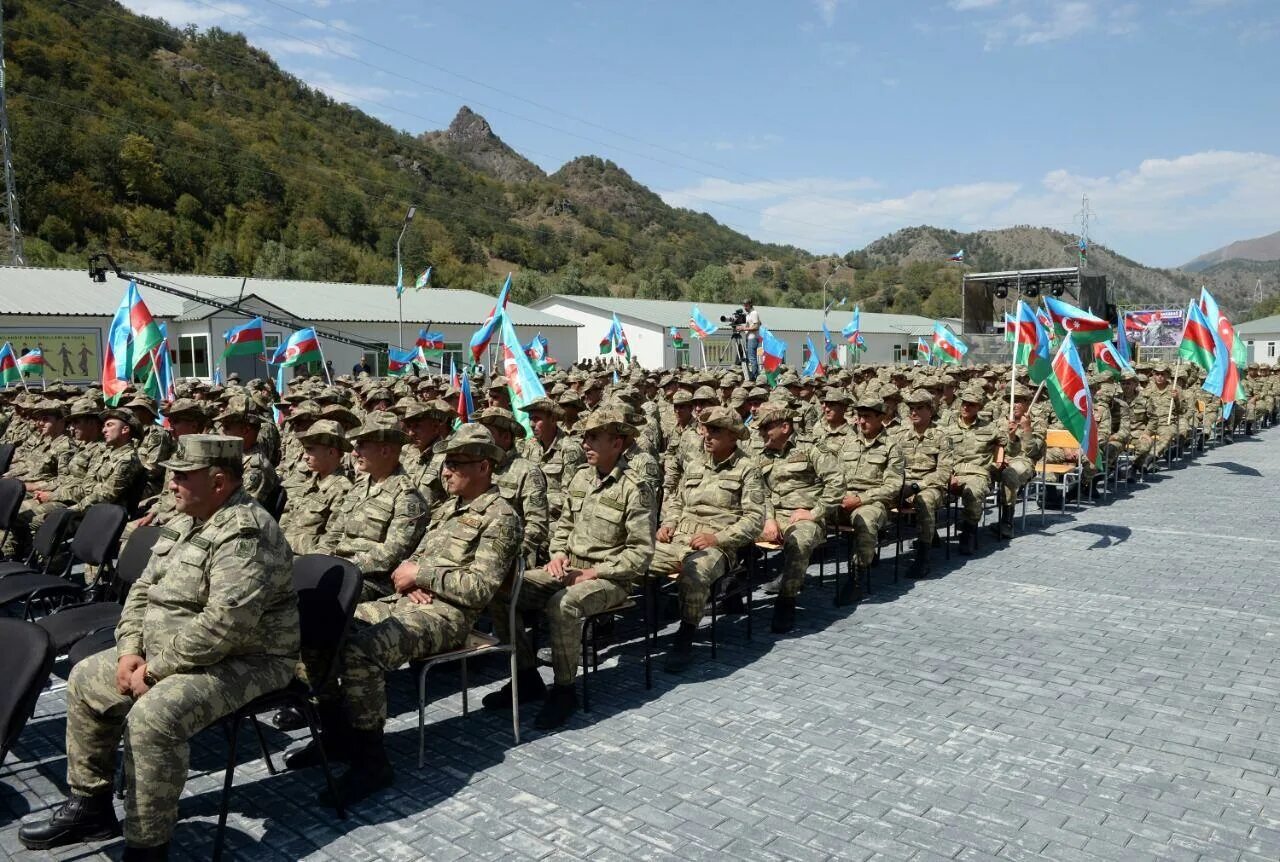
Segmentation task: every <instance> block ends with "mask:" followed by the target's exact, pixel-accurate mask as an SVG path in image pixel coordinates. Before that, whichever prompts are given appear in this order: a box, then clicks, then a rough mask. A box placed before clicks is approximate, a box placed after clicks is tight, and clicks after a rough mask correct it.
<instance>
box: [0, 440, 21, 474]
mask: <svg viewBox="0 0 1280 862" xmlns="http://www.w3.org/2000/svg"><path fill="white" fill-rule="evenodd" d="M16 450H17V447H16V446H14V445H13V444H12V443H0V473H7V472H9V465H10V464H12V463H13V453H14V452H15V451H16Z"/></svg>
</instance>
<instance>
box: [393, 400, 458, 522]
mask: <svg viewBox="0 0 1280 862" xmlns="http://www.w3.org/2000/svg"><path fill="white" fill-rule="evenodd" d="M401 403H402V405H403V408H402V416H403V419H402V420H401V422H402V424H403V425H404V430H405V433H406V434H407V435H409V445H407V446H405V447H404V449H402V450H401V452H400V463H401V465H402V466H403V467H404V469H405V472H406V473H408V474H409V478H410V479H412V480H413V484H414V486H415V487H416V488H417V489H418V493H420V494H421V495H422V499H423V500H425V501H426V503H427V511H428V512H430V511H431V510H432V509H434V508H435V507H436V506H438V505H439V504H441V503H443V502H444V500H445V498H446V497H447V496H448V493H447V492H446V491H445V489H444V480H443V479H442V478H441V476H440V464H441V462H442V461H443V460H444V456H443V455H442V454H441V453H440V452H439V451H437V450H438V448H439V446H440V444H441V443H443V442H444V441H445V440H446V439H447V438H448V437H449V433H450V431H451V430H452V427H453V420H454V419H456V418H457V416H458V414H457V413H455V412H454V411H453V408H451V407H450V406H449V405H448V404H446V403H445V402H443V401H441V400H440V399H439V398H436V399H433V400H431V401H426V402H423V401H412V400H410V399H402V402H401Z"/></svg>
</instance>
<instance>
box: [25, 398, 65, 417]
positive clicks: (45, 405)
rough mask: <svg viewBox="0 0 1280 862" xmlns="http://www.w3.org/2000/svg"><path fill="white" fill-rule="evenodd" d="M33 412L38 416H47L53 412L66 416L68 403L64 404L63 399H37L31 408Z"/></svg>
mask: <svg viewBox="0 0 1280 862" xmlns="http://www.w3.org/2000/svg"><path fill="white" fill-rule="evenodd" d="M31 412H32V413H33V414H35V415H36V416H45V415H48V414H51V413H52V414H56V415H58V416H61V417H64V418H65V417H66V415H67V405H65V404H63V403H62V402H61V401H54V400H53V399H52V398H45V399H43V400H41V401H37V402H36V403H35V405H34V406H33V407H32V408H31Z"/></svg>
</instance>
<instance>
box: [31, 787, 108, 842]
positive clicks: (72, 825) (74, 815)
mask: <svg viewBox="0 0 1280 862" xmlns="http://www.w3.org/2000/svg"><path fill="white" fill-rule="evenodd" d="M119 835H120V820H119V819H118V818H117V817H116V808H115V803H114V800H113V799H112V797H111V791H110V790H108V791H106V792H105V793H99V794H97V795H96V796H70V797H68V798H67V801H66V802H64V803H62V804H61V805H60V806H58V807H57V808H55V809H54V811H53V816H51V817H50V818H49V819H48V820H45V821H43V822H40V823H28V824H26V825H24V826H22V827H21V828H20V829H18V840H19V841H21V842H22V846H23V847H26V848H27V849H28V850H48V849H49V848H51V847H63V846H65V845H67V844H81V843H83V842H85V841H106V840H107V839H108V838H115V837H117V836H119Z"/></svg>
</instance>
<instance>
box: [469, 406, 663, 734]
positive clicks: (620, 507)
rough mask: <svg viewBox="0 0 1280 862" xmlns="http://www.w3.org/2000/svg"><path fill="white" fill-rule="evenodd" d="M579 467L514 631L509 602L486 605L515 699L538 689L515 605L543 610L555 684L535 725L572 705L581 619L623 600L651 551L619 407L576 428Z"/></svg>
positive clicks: (488, 701) (493, 699) (497, 704)
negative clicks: (506, 647) (512, 662)
mask: <svg viewBox="0 0 1280 862" xmlns="http://www.w3.org/2000/svg"><path fill="white" fill-rule="evenodd" d="M582 431H583V448H584V449H585V450H586V462H587V463H586V466H585V467H583V468H582V469H580V470H578V471H576V472H575V473H574V475H573V477H572V479H570V480H569V483H568V485H567V486H566V488H565V506H564V510H563V512H562V513H561V516H560V518H559V519H558V520H557V521H556V525H555V530H554V532H553V535H552V538H551V560H550V562H548V563H547V566H546V568H540V569H531V570H529V571H528V572H526V573H525V580H524V586H523V588H522V589H521V592H520V603H519V610H518V612H517V614H516V619H515V623H516V625H515V630H514V631H509V630H508V619H507V614H508V610H509V605H508V603H507V602H506V601H503V600H502V599H501V598H500V599H499V601H496V602H495V603H494V606H493V608H492V611H491V616H492V617H493V621H494V626H495V628H496V629H497V631H498V633H499V634H501V635H502V638H503V640H506V641H510V640H514V642H515V645H516V657H517V660H518V662H519V667H520V675H519V680H518V681H519V688H520V699H521V702H523V701H525V700H526V699H528V700H532V699H535V698H536V697H538V696H540V695H541V693H542V691H543V682H542V677H541V676H539V674H538V671H537V657H536V656H535V655H534V652H533V646H532V644H531V643H530V641H529V636H528V634H527V633H526V631H525V627H524V622H523V618H522V617H521V615H520V613H519V612H520V611H529V610H538V611H543V612H544V613H545V615H546V620H547V628H548V640H549V642H550V645H551V664H552V667H553V668H554V685H553V686H552V688H551V691H550V693H549V695H548V696H547V700H546V703H545V704H544V705H543V708H542V711H541V712H540V713H539V715H538V720H537V726H538V728H539V729H541V730H550V729H552V728H556V727H560V726H561V725H563V724H564V723H565V722H566V721H568V720H569V716H571V715H572V714H573V713H574V711H575V710H576V709H577V706H578V702H577V697H576V695H575V694H574V686H573V681H574V678H575V677H576V676H577V673H578V654H579V651H580V649H581V641H582V627H583V620H584V619H585V618H586V617H588V616H591V615H592V614H597V613H600V612H601V611H604V610H605V609H607V608H610V607H613V606H615V605H619V604H621V603H623V602H625V601H626V600H627V599H628V598H629V597H630V595H631V586H632V584H633V582H634V581H636V580H637V579H638V578H641V577H643V576H644V573H645V572H646V571H648V568H649V563H650V561H651V560H652V558H653V530H652V527H651V526H650V520H649V519H650V511H651V509H652V508H653V496H652V493H651V492H650V491H649V489H647V488H646V487H645V486H644V485H643V484H641V483H639V482H637V481H635V479H633V478H632V477H631V476H629V475H627V473H626V472H625V471H624V467H625V464H624V463H623V453H624V452H625V451H626V449H627V448H628V447H629V446H630V444H631V441H632V440H634V439H635V437H636V435H637V433H638V430H637V429H636V427H635V426H634V425H632V424H631V423H629V422H628V421H627V417H626V414H625V413H624V412H623V411H622V410H620V409H618V408H616V407H611V406H608V405H605V406H602V407H600V408H598V409H597V410H596V411H595V412H593V413H592V414H591V415H590V416H588V417H587V419H586V421H585V423H584V424H583V427H582ZM484 704H485V706H486V707H487V708H489V709H502V708H509V707H510V706H511V687H510V686H509V685H508V686H506V687H504V688H503V689H501V690H500V691H497V692H494V693H492V694H490V695H487V696H486V697H485V699H484Z"/></svg>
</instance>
